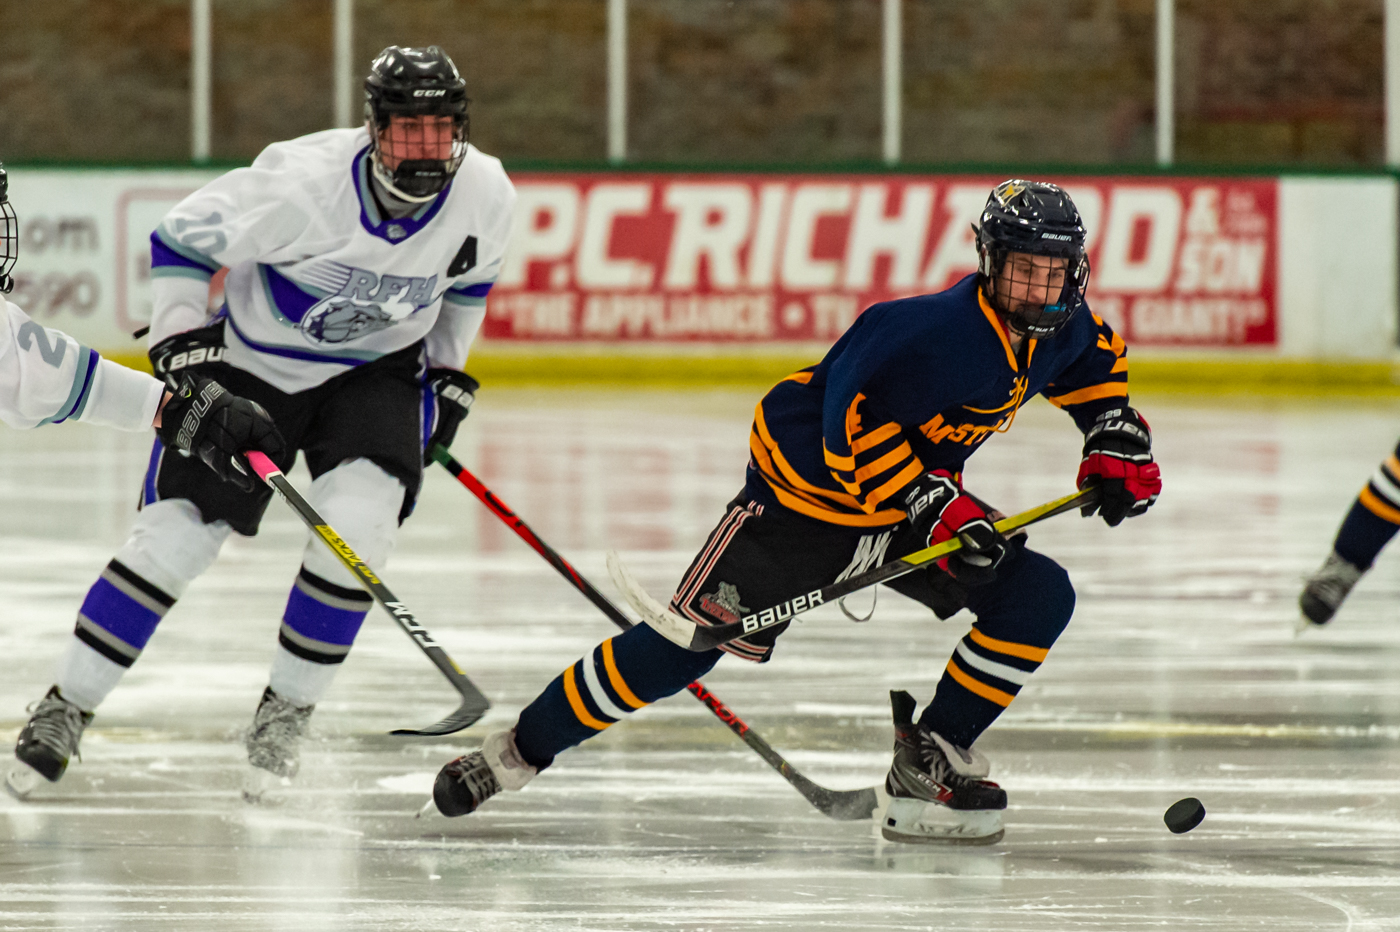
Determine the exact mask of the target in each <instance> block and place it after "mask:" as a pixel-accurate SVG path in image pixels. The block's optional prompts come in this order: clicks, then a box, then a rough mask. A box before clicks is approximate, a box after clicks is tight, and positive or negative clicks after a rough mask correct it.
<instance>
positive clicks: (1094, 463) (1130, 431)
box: [1077, 405, 1162, 527]
mask: <svg viewBox="0 0 1400 932" xmlns="http://www.w3.org/2000/svg"><path fill="white" fill-rule="evenodd" d="M1077 485H1078V487H1079V488H1081V489H1084V488H1088V487H1089V486H1095V487H1097V488H1098V490H1099V500H1098V501H1097V502H1095V503H1094V504H1092V505H1086V506H1084V507H1083V508H1082V509H1080V511H1081V513H1082V514H1083V515H1084V517H1086V518H1087V517H1089V516H1090V515H1092V514H1093V513H1094V512H1096V511H1097V512H1098V513H1099V514H1100V515H1102V516H1103V519H1104V522H1105V523H1106V524H1108V526H1109V527H1117V526H1118V525H1119V524H1121V523H1122V522H1123V519H1124V518H1131V517H1134V516H1136V515H1140V514H1142V513H1143V512H1144V511H1146V510H1147V509H1148V508H1150V507H1152V503H1153V502H1155V501H1157V496H1158V495H1159V494H1160V493H1161V491H1162V472H1161V470H1160V469H1159V468H1158V467H1157V464H1156V463H1155V462H1154V461H1153V459H1152V432H1151V430H1150V429H1149V428H1148V426H1147V422H1146V421H1144V420H1143V419H1142V417H1141V416H1140V415H1139V414H1138V413H1137V412H1136V411H1134V410H1133V409H1132V408H1129V407H1128V406H1127V405H1124V406H1123V407H1121V408H1113V409H1111V410H1109V411H1105V412H1104V413H1103V414H1100V415H1099V416H1098V417H1097V418H1095V419H1094V424H1093V426H1092V427H1090V428H1089V430H1088V431H1087V432H1086V433H1085V434H1084V459H1083V460H1082V461H1081V462H1080V464H1079V479H1078V482H1077Z"/></svg>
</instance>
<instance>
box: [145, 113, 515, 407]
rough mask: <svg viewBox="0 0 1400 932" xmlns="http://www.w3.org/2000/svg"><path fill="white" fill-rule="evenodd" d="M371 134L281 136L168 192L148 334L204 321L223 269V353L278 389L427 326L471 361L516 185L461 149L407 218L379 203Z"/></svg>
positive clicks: (458, 359)
mask: <svg viewBox="0 0 1400 932" xmlns="http://www.w3.org/2000/svg"><path fill="white" fill-rule="evenodd" d="M369 144H370V140H369V134H368V132H367V131H366V130H364V129H333V130H326V131H325V132H320V133H313V134H311V135H309V136H303V137H301V138H299V139H293V140H290V141H287V142H279V143H274V144H273V145H270V146H268V147H267V148H266V149H264V150H263V151H262V153H261V154H260V155H259V156H258V157H257V159H256V160H255V161H254V162H253V164H252V165H251V166H249V167H248V168H240V169H235V170H233V171H231V172H229V173H228V174H226V175H223V176H222V177H220V178H218V179H216V180H214V181H212V182H210V183H209V184H207V185H205V186H204V187H203V188H201V189H200V190H198V191H196V192H195V193H194V194H192V195H190V196H189V197H187V198H185V199H184V200H183V201H181V202H180V203H179V204H177V205H176V206H175V208H174V209H173V210H171V211H170V213H169V214H167V215H166V217H165V219H164V220H163V221H162V222H161V225H160V226H159V228H158V229H157V230H156V232H155V233H154V234H153V235H152V237H151V266H152V270H151V274H152V278H153V291H154V296H155V310H154V314H153V318H152V321H151V336H150V339H151V344H152V345H154V344H155V343H157V342H159V341H160V340H163V339H165V338H166V337H168V336H170V335H171V334H173V333H178V332H181V331H183V330H188V329H191V328H193V327H197V326H201V325H203V324H204V323H205V320H204V309H205V298H204V296H205V294H206V290H205V289H207V283H208V281H209V279H210V277H211V276H212V275H213V274H214V273H215V272H217V271H218V270H219V268H220V267H227V268H228V269H229V272H228V276H227V278H226V279H225V282H224V309H223V310H221V311H220V314H226V315H227V323H226V324H225V327H224V332H225V339H226V341H227V344H228V349H227V352H226V354H225V361H226V362H228V363H230V364H232V365H234V366H237V367H238V368H240V369H244V370H246V371H248V372H251V373H252V374H254V375H256V376H258V377H259V378H261V379H263V380H264V381H266V382H269V383H271V384H272V385H274V386H276V387H277V388H279V389H281V390H283V391H285V392H299V391H304V390H306V389H309V388H314V387H315V386H317V385H320V384H321V383H322V382H324V381H326V380H327V379H329V378H331V377H333V376H336V375H339V374H340V373H342V372H346V371H348V370H349V369H350V368H351V367H353V366H356V365H359V364H360V363H364V362H369V361H371V360H374V359H378V358H379V357H381V356H384V355H387V354H389V353H393V352H396V351H397V350H401V349H403V348H405V347H407V346H410V345H412V344H413V343H415V342H417V341H418V340H424V341H425V345H426V348H427V356H428V365H429V366H447V367H451V368H455V369H460V368H462V366H463V365H465V363H466V358H467V349H468V347H469V346H470V344H471V341H472V339H473V338H474V337H475V336H476V333H477V330H478V329H480V327H481V322H482V320H483V319H484V318H485V315H486V293H487V292H488V291H490V290H491V285H492V284H493V283H494V282H495V280H496V276H497V275H498V274H499V272H500V267H501V261H502V258H503V256H504V253H505V248H506V241H507V238H508V237H509V235H510V223H511V217H512V213H513V211H514V204H515V188H514V186H512V185H511V183H510V180H509V179H508V178H507V177H506V174H505V170H504V169H503V168H502V167H501V163H500V160H498V159H496V158H493V157H491V156H488V155H484V154H482V153H481V152H480V151H479V150H477V149H476V148H475V147H470V146H469V147H468V149H467V155H466V158H465V159H464V160H463V162H462V166H461V168H460V169H459V170H458V172H457V174H456V175H455V176H454V178H453V179H452V183H451V184H450V185H449V186H448V187H447V188H446V189H445V190H444V191H443V192H442V193H440V194H439V195H438V196H437V197H436V198H435V199H433V200H432V201H429V202H428V203H426V204H424V205H423V206H422V207H421V208H420V209H419V210H417V211H416V212H415V213H413V214H412V215H410V216H407V217H403V218H401V219H393V218H388V217H384V216H382V215H381V213H380V211H379V208H378V206H377V205H376V203H375V200H374V197H373V195H372V194H371V191H370V184H371V181H370V175H371V166H370V151H369Z"/></svg>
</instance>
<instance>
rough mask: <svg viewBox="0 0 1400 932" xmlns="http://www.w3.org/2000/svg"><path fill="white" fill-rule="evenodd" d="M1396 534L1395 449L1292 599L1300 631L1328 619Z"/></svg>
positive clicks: (1399, 471) (1399, 523) (1399, 463)
mask: <svg viewBox="0 0 1400 932" xmlns="http://www.w3.org/2000/svg"><path fill="white" fill-rule="evenodd" d="M1397 530H1400V446H1397V447H1396V448H1395V452H1394V453H1392V454H1390V455H1389V456H1387V457H1386V458H1385V459H1384V460H1383V461H1382V462H1381V464H1380V465H1379V466H1377V467H1376V471H1375V473H1374V474H1373V475H1372V476H1371V479H1370V481H1368V482H1367V483H1366V485H1365V486H1364V487H1363V488H1362V489H1361V493H1360V494H1359V495H1357V496H1356V500H1355V501H1353V502H1352V504H1351V508H1350V509H1349V510H1348V511H1347V515H1346V518H1344V519H1343V520H1342V526H1341V527H1340V528H1339V529H1338V530H1337V537H1336V539H1335V540H1334V541H1333V542H1332V552H1331V553H1329V554H1328V555H1327V559H1326V560H1324V561H1323V563H1322V566H1320V567H1318V570H1317V572H1316V573H1313V575H1312V576H1310V577H1308V581H1307V584H1306V585H1304V586H1303V593H1302V595H1301V596H1300V597H1299V599H1298V607H1299V608H1300V609H1301V610H1302V613H1303V616H1302V619H1301V620H1300V621H1299V626H1298V627H1299V630H1300V631H1306V630H1307V629H1308V628H1309V627H1310V626H1321V625H1325V624H1327V622H1329V621H1331V620H1332V616H1333V615H1335V614H1337V609H1339V608H1341V607H1342V602H1344V601H1345V600H1346V597H1347V595H1348V594H1349V593H1350V592H1351V590H1352V588H1353V587H1354V586H1355V585H1356V584H1357V583H1358V582H1360V581H1361V577H1362V576H1364V575H1365V574H1366V571H1367V570H1369V569H1370V568H1371V564H1372V563H1374V562H1375V560H1376V557H1378V556H1380V552H1381V550H1382V549H1384V548H1385V545H1386V544H1388V543H1390V539H1391V538H1392V537H1394V536H1395V532H1396V531H1397Z"/></svg>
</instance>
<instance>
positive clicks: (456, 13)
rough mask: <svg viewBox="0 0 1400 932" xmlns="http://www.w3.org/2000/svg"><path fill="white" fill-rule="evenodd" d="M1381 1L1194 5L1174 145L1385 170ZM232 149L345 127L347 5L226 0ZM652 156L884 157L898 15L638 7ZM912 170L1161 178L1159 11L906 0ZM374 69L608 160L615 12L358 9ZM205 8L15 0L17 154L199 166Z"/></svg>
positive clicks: (534, 1)
mask: <svg viewBox="0 0 1400 932" xmlns="http://www.w3.org/2000/svg"><path fill="white" fill-rule="evenodd" d="M1382 2H1383V0H1267V2H1263V0H1177V53H1176V66H1177V82H1176V83H1177V126H1178V132H1177V153H1178V158H1179V160H1181V161H1183V162H1192V163H1227V164H1269V165H1287V164H1296V165H1317V166H1378V165H1380V164H1381V161H1382V158H1383V136H1382V104H1383V86H1382V85H1383V75H1382V68H1383V57H1382V30H1383V18H1382ZM213 6H214V33H215V35H214V128H213V145H214V155H215V157H216V158H219V159H231V160H246V159H248V158H251V157H252V156H253V155H255V154H256V153H257V152H258V150H259V149H261V148H262V147H263V146H264V145H266V144H267V143H268V142H271V141H272V140H275V139H281V138H287V137H290V136H296V135H300V134H302V133H306V132H310V131H313V130H316V129H321V128H324V127H325V126H328V125H329V123H330V120H331V99H330V97H331V40H330V29H331V3H330V0H214V5H213ZM630 7H631V12H630V18H629V30H630V51H629V56H630V61H629V68H630V75H631V80H630V86H629V93H630V98H631V114H630V123H629V140H630V144H631V145H630V149H631V156H632V157H633V158H634V159H638V160H643V161H648V162H675V163H687V164H702V165H703V164H719V163H745V164H763V163H772V164H789V165H791V164H802V163H810V164H821V163H826V164H830V163H840V162H857V161H873V160H876V159H878V157H879V155H880V140H881V96H880V94H881V91H880V88H881V81H880V17H881V13H880V0H630ZM904 10H905V47H904V56H905V81H904V93H905V116H904V121H905V134H904V151H905V158H906V160H907V161H909V162H917V163H929V164H936V163H943V164H948V163H958V162H998V163H1008V162H1026V163H1036V164H1044V163H1064V164H1083V165H1105V164H1138V163H1142V164H1146V163H1150V162H1151V160H1152V155H1153V84H1152V82H1153V54H1154V52H1153V35H1154V28H1155V27H1154V2H1153V0H905V6H904ZM356 17H357V22H356V26H357V33H356V61H357V62H358V63H360V64H361V65H362V66H367V65H368V63H369V61H370V59H371V58H372V57H373V55H374V53H375V52H377V51H378V50H379V49H380V48H382V47H383V46H385V45H388V44H392V43H397V44H428V43H433V42H436V43H437V44H439V45H442V46H444V47H445V48H446V49H447V50H448V51H449V52H450V53H451V54H452V55H453V57H454V58H455V59H456V60H457V63H458V65H459V67H461V69H462V71H463V72H464V74H465V76H466V78H467V80H468V83H469V88H470V90H469V93H470V94H471V95H472V98H473V101H474V103H473V116H472V121H473V123H472V125H473V140H474V141H475V142H476V143H477V144H478V145H479V146H480V147H481V148H483V149H484V150H486V151H488V152H491V153H493V154H497V155H500V156H502V157H503V158H506V159H507V160H515V161H520V160H532V161H539V160H544V161H552V162H596V161H599V160H601V159H602V158H603V157H604V155H605V151H606V135H607V133H606V73H605V72H606V0H358V2H357V4H356ZM188 62H189V5H188V2H187V0H42V2H33V3H28V2H26V3H7V4H0V158H3V159H6V160H11V161H23V160H41V159H56V160H73V161H98V162H100V161H147V160H155V161H183V160H185V159H186V158H187V157H188V152H189V96H188V95H189V65H188Z"/></svg>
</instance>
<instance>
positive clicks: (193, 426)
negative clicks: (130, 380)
mask: <svg viewBox="0 0 1400 932" xmlns="http://www.w3.org/2000/svg"><path fill="white" fill-rule="evenodd" d="M160 418H161V421H160V428H159V430H158V433H159V435H160V440H161V443H163V444H165V447H166V449H167V450H174V451H176V452H178V453H179V454H181V455H182V456H197V457H199V458H200V459H201V460H203V461H204V463H205V464H206V465H207V466H208V467H209V468H210V469H212V470H214V472H215V473H216V474H217V475H218V477H219V478H220V479H223V480H224V481H225V482H231V483H233V484H234V485H235V486H237V487H238V488H240V489H242V490H243V491H245V492H251V491H253V490H254V488H255V483H254V480H253V470H252V469H251V467H249V465H248V461H247V460H246V459H244V457H243V453H244V452H245V451H247V450H260V451H262V452H263V453H266V454H267V455H268V456H269V457H270V458H271V459H272V460H273V461H274V462H276V463H279V464H281V463H282V461H283V459H284V458H285V456H286V449H287V446H286V443H285V442H284V441H283V439H282V434H281V433H280V432H278V430H277V425H276V424H274V423H273V422H272V418H271V416H269V415H268V413H267V411H266V410H264V409H263V406H262V405H260V404H258V403H257V402H255V401H249V400H248V399H247V398H243V397H240V396H238V395H234V394H231V393H230V392H229V391H228V390H227V389H225V388H224V387H223V386H222V385H220V384H219V383H218V382H215V381H214V380H213V379H204V378H199V377H198V376H195V375H191V374H189V373H186V374H185V376H184V378H183V379H182V380H181V381H180V383H179V386H178V387H177V388H176V389H175V390H174V394H173V395H172V396H171V397H170V399H169V400H168V401H166V403H165V407H164V408H163V409H162V410H161V414H160Z"/></svg>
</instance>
